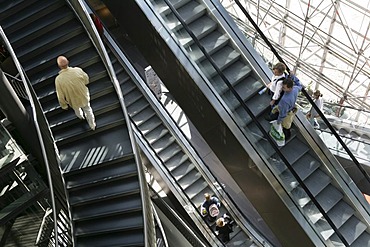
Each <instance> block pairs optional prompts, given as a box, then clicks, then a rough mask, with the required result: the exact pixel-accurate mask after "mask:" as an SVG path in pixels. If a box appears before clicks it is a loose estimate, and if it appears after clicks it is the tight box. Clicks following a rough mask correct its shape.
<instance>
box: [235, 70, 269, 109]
mask: <svg viewBox="0 0 370 247" xmlns="http://www.w3.org/2000/svg"><path fill="white" fill-rule="evenodd" d="M262 86H263V84H262V83H261V82H260V81H259V80H257V79H256V78H255V77H254V76H252V75H250V76H248V77H247V78H245V79H243V80H242V81H240V82H239V83H238V84H236V85H235V86H234V89H235V91H236V92H237V93H238V94H239V96H240V97H241V98H242V99H244V101H247V100H248V99H249V98H250V97H253V96H254V95H256V92H258V91H259V90H260V89H261V87H262ZM256 96H257V95H256ZM257 97H259V98H265V99H268V98H269V97H268V95H258V96H257ZM266 102H268V101H266ZM265 105H266V104H265Z"/></svg>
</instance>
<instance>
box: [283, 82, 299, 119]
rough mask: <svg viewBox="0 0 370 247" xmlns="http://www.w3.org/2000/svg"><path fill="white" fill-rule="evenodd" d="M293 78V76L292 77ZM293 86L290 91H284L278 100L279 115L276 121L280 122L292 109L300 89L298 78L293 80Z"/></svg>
mask: <svg viewBox="0 0 370 247" xmlns="http://www.w3.org/2000/svg"><path fill="white" fill-rule="evenodd" d="M292 79H293V78H292ZM293 81H294V86H293V89H292V91H290V92H284V94H283V96H282V97H281V100H280V101H279V104H278V107H279V116H278V119H277V122H278V123H281V122H282V121H283V119H284V118H285V117H286V116H287V115H288V112H289V111H291V110H293V108H294V107H295V102H296V101H297V97H298V93H299V91H301V89H302V84H301V83H300V81H299V80H294V79H293Z"/></svg>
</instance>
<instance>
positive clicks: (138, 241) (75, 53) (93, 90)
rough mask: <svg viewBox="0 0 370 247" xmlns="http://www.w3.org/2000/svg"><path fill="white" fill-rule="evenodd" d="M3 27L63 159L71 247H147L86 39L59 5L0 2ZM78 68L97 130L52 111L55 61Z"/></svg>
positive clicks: (107, 93) (107, 92) (112, 99)
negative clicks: (61, 59) (85, 76)
mask: <svg viewBox="0 0 370 247" xmlns="http://www.w3.org/2000/svg"><path fill="white" fill-rule="evenodd" d="M0 12H1V14H0V24H1V25H2V27H3V29H4V31H5V33H6V35H7V37H8V39H9V40H10V42H11V44H12V46H13V49H14V50H15V53H16V55H17V56H18V59H19V61H20V63H21V65H22V66H23V68H24V70H25V72H26V75H27V76H28V78H29V80H30V82H31V84H32V86H33V89H34V91H35V92H36V94H37V96H38V98H39V101H40V103H41V105H42V107H43V109H44V114H45V115H46V117H47V120H48V122H49V125H50V128H51V130H52V133H53V136H54V139H55V141H56V145H57V147H58V149H59V153H60V158H61V167H60V168H61V169H62V170H63V173H64V179H65V184H66V190H67V193H68V195H69V205H70V206H71V216H72V222H73V233H74V245H75V246H147V245H146V244H147V243H145V230H144V229H145V228H144V224H146V223H145V222H144V216H143V215H144V214H145V213H146V209H145V208H144V207H143V202H142V198H141V193H143V192H142V191H141V189H140V188H141V187H140V183H141V180H140V178H139V175H138V169H141V168H139V167H138V165H137V164H136V161H135V158H134V154H133V151H132V146H131V140H130V138H129V133H128V131H129V130H128V128H127V123H126V120H125V118H124V114H123V111H122V108H121V105H120V103H119V100H118V97H117V95H116V92H115V90H114V88H113V85H112V82H111V79H110V77H109V76H108V73H107V71H106V69H105V67H104V64H103V62H102V61H101V59H100V57H99V55H98V53H97V51H96V50H95V47H94V46H93V44H92V43H91V41H90V39H89V36H88V34H87V33H86V31H85V29H84V27H83V26H82V24H81V23H80V21H79V19H78V18H77V16H76V15H75V14H74V12H73V10H72V9H71V7H70V6H69V5H68V4H67V2H66V1H63V0H38V1H35V0H27V1H26V0H24V1H22V0H16V1H1V2H0ZM59 55H65V56H66V57H67V58H68V59H69V60H70V66H72V67H73V66H78V67H81V68H82V69H83V70H84V71H85V72H86V73H87V74H88V75H89V77H90V84H89V85H88V87H89V90H90V95H91V101H90V103H91V106H92V108H93V110H94V114H95V118H96V124H97V128H96V130H95V131H92V130H90V128H89V126H88V124H87V122H86V121H85V120H80V119H78V118H77V117H76V116H75V115H74V112H73V110H71V109H69V110H67V111H65V110H62V109H61V108H60V106H59V104H58V101H57V97H56V93H55V86H54V79H55V77H56V75H57V73H58V71H59V69H58V67H57V66H56V58H57V56H59Z"/></svg>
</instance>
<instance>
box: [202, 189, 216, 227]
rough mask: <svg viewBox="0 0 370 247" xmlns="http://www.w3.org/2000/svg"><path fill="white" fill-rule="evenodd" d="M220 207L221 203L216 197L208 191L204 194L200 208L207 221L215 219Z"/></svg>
mask: <svg viewBox="0 0 370 247" xmlns="http://www.w3.org/2000/svg"><path fill="white" fill-rule="evenodd" d="M220 207H221V203H220V200H218V198H217V197H215V196H211V195H210V194H209V193H205V194H204V201H203V203H202V205H201V208H200V211H201V214H202V216H203V217H207V218H208V220H209V221H215V220H216V218H217V216H218V214H219V208H220Z"/></svg>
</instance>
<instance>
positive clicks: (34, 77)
mask: <svg viewBox="0 0 370 247" xmlns="http://www.w3.org/2000/svg"><path fill="white" fill-rule="evenodd" d="M66 55H67V56H68V55H69V56H68V59H69V60H70V61H73V62H71V66H72V67H74V66H78V67H81V68H82V69H83V70H84V71H85V72H86V73H87V74H88V75H89V77H90V78H89V79H90V83H91V82H93V78H94V75H95V74H96V71H102V65H101V63H100V57H99V56H98V54H97V53H96V52H95V48H94V47H88V49H87V50H84V51H80V52H79V53H78V54H73V55H72V54H70V53H67V54H66ZM86 59H88V61H89V64H83V61H86ZM55 61H56V60H55V59H53V60H49V61H48V62H46V63H44V64H41V65H40V66H39V67H38V68H33V69H31V70H28V71H26V72H27V75H28V77H29V79H30V81H31V82H32V85H37V84H39V83H41V84H45V83H48V84H54V81H55V77H56V76H57V75H58V72H59V69H58V67H57V66H56V65H55V64H56V62H55Z"/></svg>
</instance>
